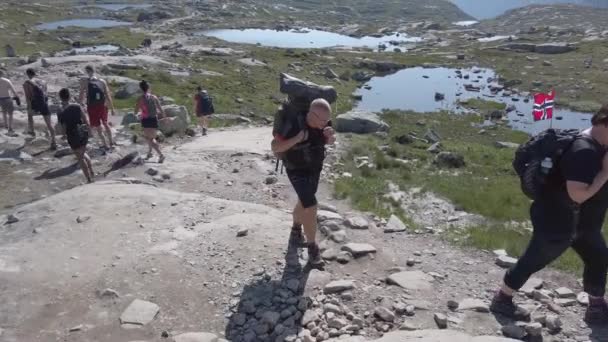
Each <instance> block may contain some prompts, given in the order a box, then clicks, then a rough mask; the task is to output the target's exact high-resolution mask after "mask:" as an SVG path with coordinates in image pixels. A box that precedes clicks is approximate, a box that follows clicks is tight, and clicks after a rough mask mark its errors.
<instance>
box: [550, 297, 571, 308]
mask: <svg viewBox="0 0 608 342" xmlns="http://www.w3.org/2000/svg"><path fill="white" fill-rule="evenodd" d="M554 302H555V304H557V305H559V306H562V307H569V306H573V305H575V304H576V299H574V298H558V299H556V300H555V301H554Z"/></svg>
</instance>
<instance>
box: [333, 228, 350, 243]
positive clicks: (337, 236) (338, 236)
mask: <svg viewBox="0 0 608 342" xmlns="http://www.w3.org/2000/svg"><path fill="white" fill-rule="evenodd" d="M329 238H330V239H331V240H332V241H334V242H336V243H343V242H344V241H346V232H345V231H344V230H339V231H337V232H333V233H331V235H330V236H329Z"/></svg>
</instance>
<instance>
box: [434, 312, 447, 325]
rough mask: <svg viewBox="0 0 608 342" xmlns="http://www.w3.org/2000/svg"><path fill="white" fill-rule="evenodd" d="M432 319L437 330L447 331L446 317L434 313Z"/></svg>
mask: <svg viewBox="0 0 608 342" xmlns="http://www.w3.org/2000/svg"><path fill="white" fill-rule="evenodd" d="M433 319H434V320H435V324H437V327H438V328H439V329H447V328H448V317H447V316H446V315H444V314H442V313H436V314H434V315H433Z"/></svg>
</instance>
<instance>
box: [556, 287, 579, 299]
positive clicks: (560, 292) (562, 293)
mask: <svg viewBox="0 0 608 342" xmlns="http://www.w3.org/2000/svg"><path fill="white" fill-rule="evenodd" d="M555 294H557V297H559V298H576V294H575V293H574V292H573V291H572V290H570V289H569V288H567V287H560V288H558V289H556V290H555Z"/></svg>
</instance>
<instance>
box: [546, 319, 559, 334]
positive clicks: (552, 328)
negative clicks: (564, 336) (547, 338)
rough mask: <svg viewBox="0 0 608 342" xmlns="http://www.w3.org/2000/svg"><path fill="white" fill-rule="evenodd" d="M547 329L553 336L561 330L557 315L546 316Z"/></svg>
mask: <svg viewBox="0 0 608 342" xmlns="http://www.w3.org/2000/svg"><path fill="white" fill-rule="evenodd" d="M546 324H547V329H548V330H549V332H550V333H552V334H554V333H557V332H559V331H561V330H562V320H561V319H560V318H559V316H557V315H548V316H547V322H546Z"/></svg>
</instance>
